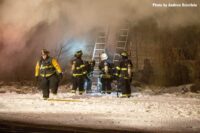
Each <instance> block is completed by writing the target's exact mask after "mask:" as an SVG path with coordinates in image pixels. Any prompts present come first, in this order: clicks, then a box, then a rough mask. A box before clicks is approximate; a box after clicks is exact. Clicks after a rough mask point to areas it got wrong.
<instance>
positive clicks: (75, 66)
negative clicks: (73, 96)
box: [72, 50, 87, 95]
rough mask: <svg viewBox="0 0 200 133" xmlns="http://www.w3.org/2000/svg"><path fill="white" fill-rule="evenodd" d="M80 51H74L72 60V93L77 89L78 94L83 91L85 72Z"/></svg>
mask: <svg viewBox="0 0 200 133" xmlns="http://www.w3.org/2000/svg"><path fill="white" fill-rule="evenodd" d="M82 55H83V53H82V51H81V50H80V51H77V52H76V53H75V55H74V56H75V59H74V60H72V82H73V87H72V93H76V90H77V89H79V94H80V95H81V94H82V93H83V92H84V81H85V77H86V74H87V71H86V68H85V64H84V61H83V60H82Z"/></svg>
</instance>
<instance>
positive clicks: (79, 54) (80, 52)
mask: <svg viewBox="0 0 200 133" xmlns="http://www.w3.org/2000/svg"><path fill="white" fill-rule="evenodd" d="M82 55H83V52H82V50H79V51H76V53H75V55H74V56H75V57H81V56H82Z"/></svg>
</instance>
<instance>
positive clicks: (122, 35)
mask: <svg viewBox="0 0 200 133" xmlns="http://www.w3.org/2000/svg"><path fill="white" fill-rule="evenodd" d="M119 36H127V37H128V34H127V35H124V34H123V35H119Z"/></svg>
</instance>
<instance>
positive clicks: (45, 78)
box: [35, 49, 62, 99]
mask: <svg viewBox="0 0 200 133" xmlns="http://www.w3.org/2000/svg"><path fill="white" fill-rule="evenodd" d="M35 77H36V79H37V80H38V78H40V83H39V86H40V88H41V89H42V93H43V98H44V99H47V98H49V90H50V89H51V92H52V93H53V94H54V95H56V94H57V90H58V85H59V80H60V79H62V69H61V67H60V65H59V64H58V62H57V60H56V59H54V58H52V57H50V56H49V51H47V50H46V49H43V50H42V52H41V59H40V60H39V61H37V64H36V67H35Z"/></svg>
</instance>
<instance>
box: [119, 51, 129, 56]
mask: <svg viewBox="0 0 200 133" xmlns="http://www.w3.org/2000/svg"><path fill="white" fill-rule="evenodd" d="M120 55H121V56H122V57H128V53H127V52H126V51H123V52H121V54H120Z"/></svg>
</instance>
